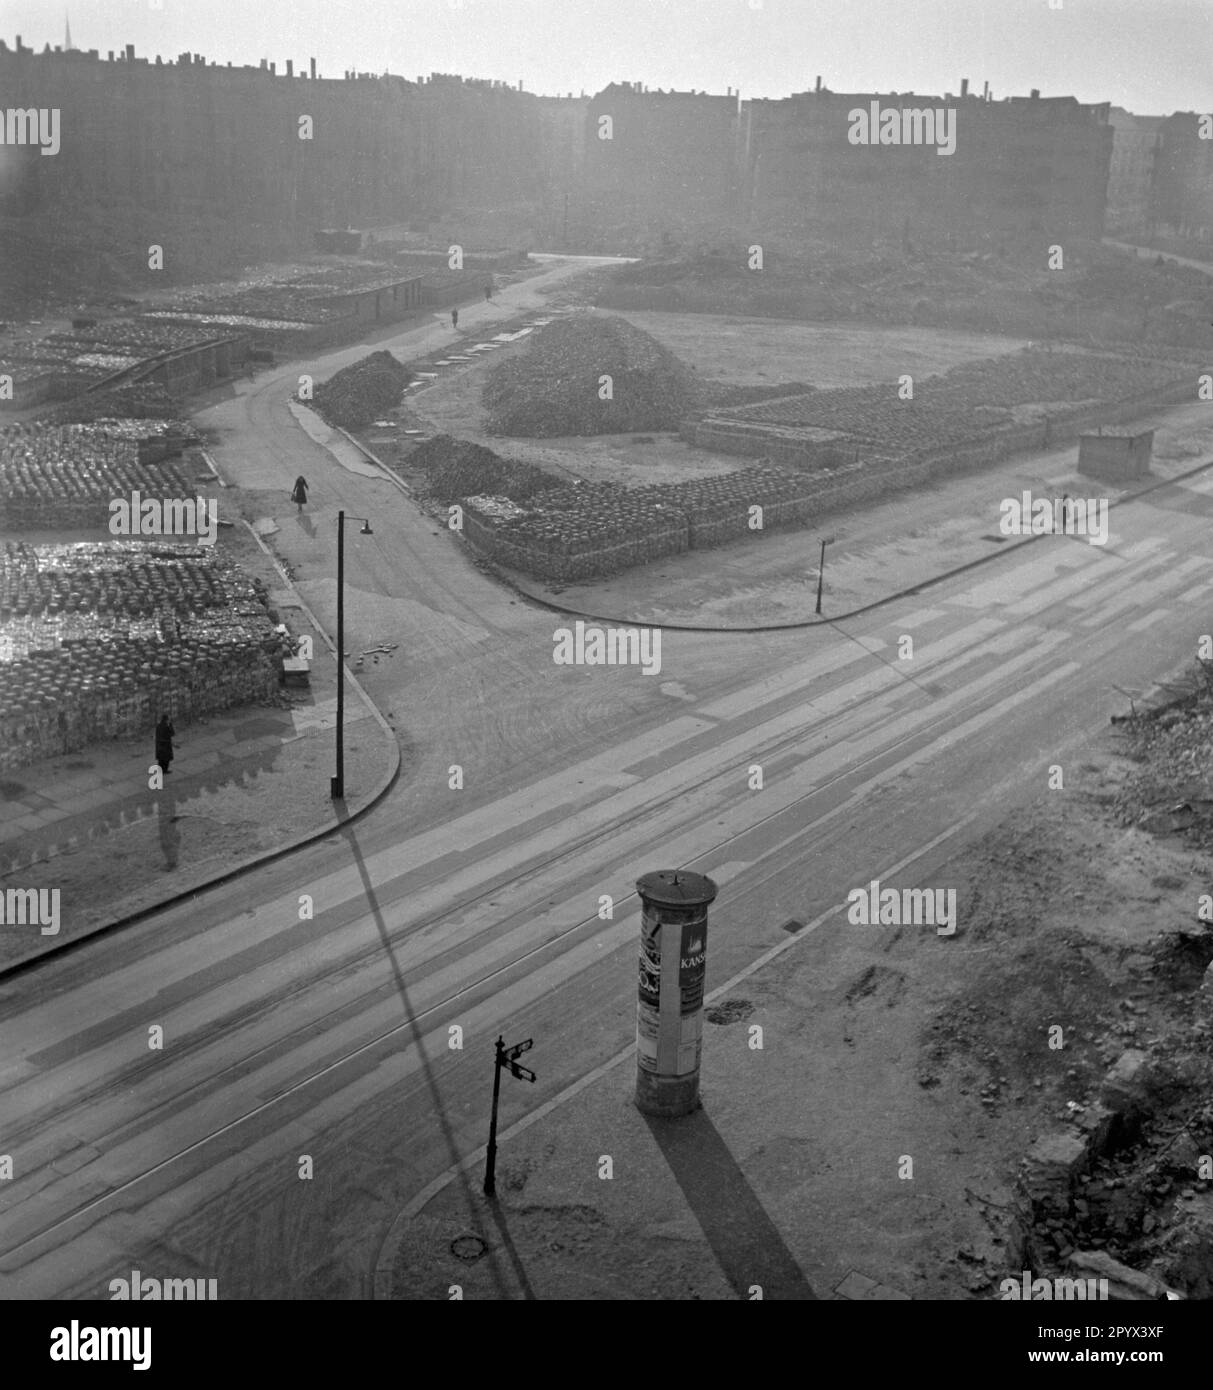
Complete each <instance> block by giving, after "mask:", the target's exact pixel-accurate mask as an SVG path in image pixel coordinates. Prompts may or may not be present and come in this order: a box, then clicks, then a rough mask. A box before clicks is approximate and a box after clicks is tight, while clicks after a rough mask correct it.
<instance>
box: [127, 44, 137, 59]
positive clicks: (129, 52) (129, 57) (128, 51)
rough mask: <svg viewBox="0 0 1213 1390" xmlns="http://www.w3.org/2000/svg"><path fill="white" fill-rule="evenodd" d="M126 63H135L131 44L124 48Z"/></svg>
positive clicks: (133, 49) (133, 47)
mask: <svg viewBox="0 0 1213 1390" xmlns="http://www.w3.org/2000/svg"><path fill="white" fill-rule="evenodd" d="M126 61H127V62H128V63H133V62H134V61H135V45H134V44H133V43H128V44H127V46H126Z"/></svg>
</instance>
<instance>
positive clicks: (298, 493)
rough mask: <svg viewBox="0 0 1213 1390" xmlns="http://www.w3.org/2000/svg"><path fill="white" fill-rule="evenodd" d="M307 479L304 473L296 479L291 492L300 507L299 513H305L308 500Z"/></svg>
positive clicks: (292, 498) (293, 499)
mask: <svg viewBox="0 0 1213 1390" xmlns="http://www.w3.org/2000/svg"><path fill="white" fill-rule="evenodd" d="M307 486H308V484H307V479H306V478H305V477H304V476H303V474H302V473H300V475H299V476H298V477H297V478H296V479H295V488H294V491H293V492H292V493H291V501H292V502H294V503H295V505H296V506H297V507H298V508H299V515H300V516H302V515H303V505H304V503H305V502H306V501H307Z"/></svg>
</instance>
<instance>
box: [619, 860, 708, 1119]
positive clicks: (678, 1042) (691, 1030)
mask: <svg viewBox="0 0 1213 1390" xmlns="http://www.w3.org/2000/svg"><path fill="white" fill-rule="evenodd" d="M636 891H637V892H638V893H639V894H640V904H641V918H640V994H639V998H638V1000H637V1003H636V1105H637V1107H638V1108H639V1109H640V1110H643V1111H644V1113H645V1114H646V1115H664V1116H667V1117H669V1116H675V1115H689V1114H690V1113H691V1112H692V1111H693V1110H695V1109H696V1108H697V1106H698V1105H699V1055H700V1050H701V1047H702V1042H703V978H704V974H705V972H706V969H707V958H708V957H707V947H708V904H709V903H710V902H712V900H713V899H714V898H715V897H716V885H715V884H714V883H713V882H712V880H711V879H710V878H705V877H704V875H703V874H692V873H687V872H686V871H685V870H683V869H659V870H657V871H656V872H655V873H651V874H645V875H644V877H643V878H639V879H637V880H636Z"/></svg>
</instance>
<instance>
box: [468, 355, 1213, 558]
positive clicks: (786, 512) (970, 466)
mask: <svg viewBox="0 0 1213 1390" xmlns="http://www.w3.org/2000/svg"><path fill="white" fill-rule="evenodd" d="M1195 398H1196V373H1195V372H1192V371H1188V372H1185V374H1184V375H1183V376H1182V377H1180V378H1178V379H1177V380H1175V381H1174V382H1172V383H1171V384H1170V385H1169V386H1167V387H1165V388H1163V389H1161V390H1155V391H1151V392H1148V393H1144V394H1142V395H1139V396H1136V397H1132V398H1129V399H1127V400H1124V401H1121V402H1118V403H1113V404H1109V405H1096V406H1083V407H1081V408H1077V409H1075V410H1072V411H1065V412H1058V413H1057V414H1053V415H1050V417H1049V420H1048V426H1047V429H1048V443H1049V445H1050V446H1053V445H1057V444H1061V443H1065V442H1067V441H1069V440H1073V439H1077V438H1078V436H1079V435H1080V434H1083V433H1085V432H1086V431H1087V430H1089V429H1091V428H1093V427H1096V426H1099V425H1114V424H1118V423H1122V422H1124V421H1128V420H1133V419H1137V418H1140V417H1141V416H1142V415H1145V414H1149V413H1150V412H1151V411H1153V410H1156V409H1159V408H1161V407H1162V406H1164V405H1169V404H1179V403H1182V402H1184V401H1191V400H1195ZM712 423H714V422H708V428H707V429H706V430H705V429H704V428H703V422H687V423H685V424H684V425H683V427H682V429H681V431H680V433H681V435H682V437H683V438H684V439H688V441H689V442H692V443H696V444H700V445H704V446H707V445H708V443H709V441H711V443H712V445H713V446H715V447H717V448H719V447H720V437H719V436H717V435H716V434H715V433H714V432H713V430H712V429H711V425H712ZM726 430H727V426H726ZM723 433H724V432H723V431H722V434H723ZM750 443H751V440H750V438H746V440H745V447H746V453H747V454H748V451H749V447H750ZM1045 446H1046V424H1045V421H1044V420H1043V419H1041V420H1036V421H1032V422H1030V423H1026V424H1018V425H1010V426H1000V427H996V428H995V429H993V430H990V431H988V432H986V434H984V435H983V436H979V437H977V438H975V439H972V440H969V441H966V442H964V443H962V444H959V445H952V446H949V447H947V448H943V449H937V450H929V451H918V452H916V453H908V454H905V455H902V456H889V455H887V454H881V453H878V452H873V453H870V454H868V455H867V456H866V457H860V458H859V459H858V460H848V461H847V462H845V463H841V464H839V465H838V466H830V465H829V464H828V463H827V462H826V460H827V459H831V458H835V457H837V455H838V454H839V453H845V450H843V449H840V448H839V447H838V446H836V445H833V444H828V443H826V444H823V443H821V442H820V441H810V442H809V443H808V444H807V445H806V446H805V453H806V454H807V455H808V456H809V458H810V460H811V464H810V467H811V470H812V471H811V472H807V473H806V472H797V471H791V470H782V471H781V470H779V469H762V468H758V469H742V470H739V471H738V472H736V473H731V474H727V475H725V476H723V477H718V478H707V479H701V480H698V481H696V482H693V483H681V484H674V485H659V486H656V487H649V488H637V489H630V490H628V492H627V493H626V496H627V497H628V498H629V499H630V501H631V503H632V505H633V506H634V505H635V504H636V503H637V502H639V501H642V500H647V501H648V502H649V503H650V504H651V505H653V506H654V507H656V506H657V505H658V504H660V505H662V506H664V507H665V508H666V509H667V511H668V510H669V509H674V510H675V511H677V512H678V514H679V516H680V521H679V523H678V524H677V525H674V526H671V525H670V524H669V523H668V521H666V520H664V519H657V518H656V517H654V518H652V519H648V520H644V519H642V520H639V521H637V522H635V523H634V524H635V526H636V530H635V534H634V535H632V536H631V537H630V538H625V539H619V538H613V539H612V540H611V541H609V542H607V543H597V544H595V533H596V532H597V531H600V530H607V529H609V528H611V527H613V526H615V525H617V523H618V505H619V494H618V492H617V491H616V494H615V496H611V495H610V490H608V492H607V493H606V494H604V495H603V497H602V498H601V499H597V498H596V496H595V490H594V489H592V488H584V487H581V488H569V489H558V490H557V491H556V492H554V493H548V494H546V495H545V497H544V499H543V502H544V509H545V513H547V514H549V515H550V514H551V513H553V512H559V511H560V509H561V506H562V501H563V500H564V499H567V501H568V502H569V503H570V504H585V503H587V502H590V503H593V502H594V501H595V500H600V503H601V513H600V517H599V520H598V522H597V523H595V522H594V520H593V518H592V512H587V516H586V518H585V520H584V522H583V529H582V531H581V532H580V533H579V538H578V536H577V535H576V534H574V535H573V536H570V534H569V533H568V532H562V530H561V529H560V528H559V527H558V526H555V525H553V524H551V521H550V520H549V521H548V522H544V521H543V520H537V519H535V518H526V519H524V520H522V521H514V522H505V523H493V522H490V521H487V520H484V519H482V518H481V517H479V516H477V515H476V513H475V512H474V511H473V510H472V509H470V508H468V509H467V510H466V512H465V534H466V535H467V538H468V540H469V541H470V542H471V543H472V544H473V545H474V546H475V547H476V548H477V549H478V550H480V551H481V552H482V553H484V554H485V555H487V556H489V557H491V558H493V559H496V560H498V561H500V562H501V563H502V564H504V565H508V566H509V567H510V568H512V569H516V570H519V571H520V572H522V573H524V574H529V575H532V576H534V577H536V578H540V579H548V580H555V581H558V582H561V583H575V582H578V581H580V580H586V579H593V578H605V577H609V576H610V575H613V574H619V573H621V572H622V571H623V570H625V569H628V568H631V567H632V566H634V565H640V564H650V563H652V561H654V560H658V559H663V558H665V557H666V556H668V555H674V554H678V553H680V552H681V551H683V550H690V549H696V550H699V549H704V548H707V547H710V546H715V545H726V544H730V543H732V542H735V541H739V540H744V539H752V538H754V537H756V536H758V535H762V534H765V533H767V532H770V531H773V530H778V529H781V528H784V527H791V526H808V525H811V524H812V523H813V522H815V521H816V520H818V519H819V518H822V517H825V516H828V515H830V514H832V513H835V512H838V511H840V510H844V509H846V508H849V507H853V506H856V505H858V504H860V503H864V502H869V501H872V500H875V499H883V498H885V497H889V496H892V495H895V494H896V493H898V492H900V491H904V490H906V489H909V488H913V487H917V486H921V485H922V484H924V483H927V482H930V481H933V480H936V479H939V478H942V477H947V476H950V475H953V474H956V473H961V472H966V471H971V470H974V469H978V468H982V467H986V466H988V465H990V464H991V463H994V462H997V461H999V460H1000V459H1003V458H1005V457H1007V456H1008V455H1010V454H1015V453H1020V452H1026V451H1029V450H1035V449H1043V448H1044V447H1045ZM861 448H862V449H863V450H864V451H865V452H866V450H867V446H866V445H862V446H861ZM754 504H759V505H761V506H762V508H763V518H762V520H763V525H762V530H761V531H756V530H755V529H753V528H752V527H751V523H750V507H751V506H753V505H754Z"/></svg>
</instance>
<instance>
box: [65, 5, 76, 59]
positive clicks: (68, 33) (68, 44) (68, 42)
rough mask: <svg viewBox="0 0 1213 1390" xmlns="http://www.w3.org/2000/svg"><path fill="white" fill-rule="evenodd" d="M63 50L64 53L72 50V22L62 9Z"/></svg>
mask: <svg viewBox="0 0 1213 1390" xmlns="http://www.w3.org/2000/svg"><path fill="white" fill-rule="evenodd" d="M63 51H64V53H72V52H74V50H73V48H72V22H71V20H70V19H69V18H68V16H67V11H66V10H64V11H63Z"/></svg>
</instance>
